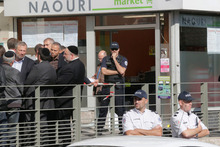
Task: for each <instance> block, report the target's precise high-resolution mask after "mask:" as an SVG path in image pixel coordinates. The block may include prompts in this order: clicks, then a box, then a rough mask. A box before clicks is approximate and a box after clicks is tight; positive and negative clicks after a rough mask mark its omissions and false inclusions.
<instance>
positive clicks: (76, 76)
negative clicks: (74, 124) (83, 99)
mask: <svg viewBox="0 0 220 147" xmlns="http://www.w3.org/2000/svg"><path fill="white" fill-rule="evenodd" d="M63 56H64V58H65V60H66V61H67V62H68V63H67V64H66V65H64V66H63V67H62V68H61V69H60V70H59V71H58V76H57V77H58V78H57V84H58V85H67V84H83V82H84V77H85V67H84V64H83V63H82V62H81V61H80V60H79V56H78V48H77V47H76V46H69V47H67V49H66V50H65V51H64V55H63ZM73 87H74V86H62V87H60V86H58V87H57V88H56V95H57V96H62V97H60V98H58V99H56V101H55V105H56V108H64V109H63V110H62V109H60V110H58V120H62V121H61V122H60V123H59V124H61V125H60V130H59V131H58V132H59V133H58V134H59V137H58V139H59V140H61V142H62V143H64V144H63V145H68V144H69V143H70V142H71V140H70V138H71V133H68V132H70V131H71V130H70V123H71V120H72V115H73V110H72V109H73V105H72V104H73V97H72V96H73ZM78 92H81V91H78ZM68 97H69V98H68ZM66 108H69V109H66ZM62 127H64V128H62ZM61 130H62V131H61Z"/></svg>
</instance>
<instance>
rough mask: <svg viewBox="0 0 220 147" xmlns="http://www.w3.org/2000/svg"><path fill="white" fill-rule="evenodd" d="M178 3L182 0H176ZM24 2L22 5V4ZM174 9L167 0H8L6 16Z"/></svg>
mask: <svg viewBox="0 0 220 147" xmlns="http://www.w3.org/2000/svg"><path fill="white" fill-rule="evenodd" d="M176 1H177V2H175V3H178V2H179V1H181V0H176ZM21 4H22V6H21ZM18 6H19V7H18ZM163 7H164V8H165V9H166V10H167V9H174V8H175V7H173V5H171V2H170V1H167V0H160V1H158V0H19V1H18V0H16V1H15V0H6V1H4V8H5V16H13V17H18V16H49V15H56V16H58V15H77V14H100V13H103V14H104V13H120V12H145V11H146V12H147V11H156V10H160V9H163Z"/></svg>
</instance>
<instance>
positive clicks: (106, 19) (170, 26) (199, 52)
mask: <svg viewBox="0 0 220 147" xmlns="http://www.w3.org/2000/svg"><path fill="white" fill-rule="evenodd" d="M207 3H209V4H210V2H207V1H205V0H194V1H193V2H192V1H190V0H160V1H158V0H104V1H100V0H50V1H46V0H19V1H14V0H7V1H4V11H5V13H4V14H5V17H13V20H14V21H13V22H14V37H16V38H18V39H20V40H23V41H25V42H26V43H27V44H28V46H29V50H28V53H29V55H30V56H31V55H34V52H33V47H34V45H35V44H38V43H43V42H42V41H43V39H44V38H46V37H51V38H54V39H55V41H58V42H60V43H61V44H63V45H65V46H68V45H76V46H78V47H79V51H80V59H81V60H82V61H83V62H84V64H85V65H86V71H87V77H91V76H92V75H93V74H94V73H95V70H96V64H97V62H98V60H97V53H98V51H100V50H106V51H107V52H108V53H109V45H110V43H111V42H112V41H117V42H119V45H120V53H121V54H122V55H124V56H126V57H127V58H128V64H129V66H128V69H127V72H126V82H128V83H145V82H147V83H157V85H156V86H158V87H159V85H160V81H163V78H165V79H166V80H165V82H167V84H168V85H169V84H170V85H171V86H170V88H171V89H170V91H169V94H170V96H169V95H162V97H161V98H158V97H159V94H158V89H159V88H156V91H155V93H156V98H155V103H156V105H157V107H156V110H157V111H158V112H159V113H162V112H163V113H169V112H165V111H164V110H165V107H164V106H163V105H160V104H161V103H171V102H172V99H173V97H172V94H171V93H172V90H173V89H172V83H181V82H217V81H218V76H219V74H220V70H219V63H220V62H219V60H220V55H219V53H220V45H219V46H218V35H216V33H218V31H219V30H218V29H219V28H220V15H219V11H220V2H218V0H213V1H212V4H210V5H208V4H207ZM18 6H19V7H18ZM213 32H215V33H213ZM213 38H214V39H215V40H213ZM218 50H219V51H218ZM143 77H144V78H143ZM190 88H192V87H184V86H183V87H181V86H179V87H177V91H178V92H180V91H181V90H190ZM87 92H88V93H92V88H88V89H87ZM216 98H218V96H217V97H216ZM87 105H88V107H90V106H94V105H95V100H94V99H92V98H91V99H88V101H87ZM166 110H167V109H166ZM169 111H173V108H172V109H170V110H169Z"/></svg>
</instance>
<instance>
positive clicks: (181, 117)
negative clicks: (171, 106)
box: [170, 91, 209, 138]
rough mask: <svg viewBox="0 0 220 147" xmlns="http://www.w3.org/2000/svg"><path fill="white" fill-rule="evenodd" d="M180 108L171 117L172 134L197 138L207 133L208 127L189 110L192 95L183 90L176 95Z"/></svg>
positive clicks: (179, 136) (178, 136)
mask: <svg viewBox="0 0 220 147" xmlns="http://www.w3.org/2000/svg"><path fill="white" fill-rule="evenodd" d="M178 100H179V105H180V109H179V110H178V111H176V112H175V114H174V115H173V116H172V117H171V121H170V124H171V128H172V136H173V137H177V138H199V137H203V136H206V135H209V130H208V128H207V127H206V126H205V125H204V124H203V123H202V122H201V120H200V119H199V117H198V116H197V115H195V114H194V113H192V112H191V108H192V100H193V98H192V96H191V94H190V93H188V92H186V91H183V92H181V93H180V94H179V96H178Z"/></svg>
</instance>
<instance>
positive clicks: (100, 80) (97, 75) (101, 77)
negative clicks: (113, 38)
mask: <svg viewBox="0 0 220 147" xmlns="http://www.w3.org/2000/svg"><path fill="white" fill-rule="evenodd" d="M105 56H107V53H106V51H105V50H101V51H100V52H99V53H98V60H99V62H100V63H99V64H98V66H97V70H96V73H95V75H94V76H92V79H94V80H95V82H94V85H95V87H96V86H97V84H98V83H104V75H103V74H102V73H101V64H102V59H103V58H104V57H105ZM96 90H100V89H99V88H98V87H97V88H96ZM96 92H97V91H96ZM96 92H95V94H97V93H96Z"/></svg>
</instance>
